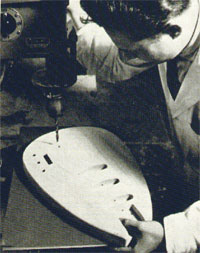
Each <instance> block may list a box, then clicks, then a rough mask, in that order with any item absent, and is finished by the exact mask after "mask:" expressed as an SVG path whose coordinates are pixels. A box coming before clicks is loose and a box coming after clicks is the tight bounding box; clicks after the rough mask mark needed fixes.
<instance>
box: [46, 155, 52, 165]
mask: <svg viewBox="0 0 200 253" xmlns="http://www.w3.org/2000/svg"><path fill="white" fill-rule="evenodd" d="M44 159H45V161H46V162H47V163H48V164H49V165H50V164H52V163H53V162H52V161H51V159H50V157H49V156H48V155H47V154H46V155H44Z"/></svg>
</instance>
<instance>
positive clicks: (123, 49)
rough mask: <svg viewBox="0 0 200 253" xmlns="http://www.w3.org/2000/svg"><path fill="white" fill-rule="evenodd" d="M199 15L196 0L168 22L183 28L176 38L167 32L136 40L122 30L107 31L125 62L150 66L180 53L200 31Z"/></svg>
mask: <svg viewBox="0 0 200 253" xmlns="http://www.w3.org/2000/svg"><path fill="white" fill-rule="evenodd" d="M198 15H199V5H198V1H194V2H192V4H191V6H190V7H189V8H188V9H187V10H186V11H184V12H183V14H181V15H180V16H178V17H174V18H171V19H170V20H169V21H168V24H170V25H171V26H173V25H176V26H178V27H179V28H180V30H181V32H180V34H179V35H178V36H177V37H176V38H172V37H171V36H170V35H169V34H166V33H160V34H158V35H156V36H154V37H149V38H146V39H143V40H141V41H137V42H135V41H134V40H132V39H131V38H130V37H128V35H127V34H124V33H122V32H116V31H115V32H114V31H110V30H106V31H107V33H108V34H109V35H110V37H111V39H112V40H113V42H114V43H115V44H116V46H117V47H118V48H119V56H120V59H121V60H122V61H123V62H125V63H127V64H129V65H139V66H148V65H151V64H158V63H161V62H164V61H167V60H170V59H173V58H174V57H176V56H177V55H178V54H180V52H181V51H182V50H183V49H184V48H185V47H186V46H187V45H188V43H189V42H190V41H191V38H192V37H195V34H197V35H198V34H199V32H200V31H199V27H198V26H197V21H198ZM194 31H195V33H194ZM138 32H139V31H138Z"/></svg>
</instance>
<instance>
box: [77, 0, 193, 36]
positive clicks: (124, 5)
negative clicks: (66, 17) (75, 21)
mask: <svg viewBox="0 0 200 253" xmlns="http://www.w3.org/2000/svg"><path fill="white" fill-rule="evenodd" d="M189 2H190V0H81V5H82V7H83V9H84V10H85V11H86V12H87V13H88V15H89V16H90V17H91V18H92V20H93V21H94V22H96V23H97V24H99V25H100V26H103V27H104V28H105V29H109V30H113V31H120V32H123V33H125V34H127V35H129V37H130V38H131V39H133V40H134V41H138V40H141V39H144V38H147V37H151V36H154V35H156V34H159V33H160V32H162V33H168V34H170V36H171V37H173V38H175V37H177V36H178V34H179V33H180V31H181V30H180V27H179V26H170V25H167V24H166V23H167V21H168V20H169V18H170V17H175V16H178V15H180V14H181V13H182V12H183V11H184V10H185V9H187V8H188V6H189Z"/></svg>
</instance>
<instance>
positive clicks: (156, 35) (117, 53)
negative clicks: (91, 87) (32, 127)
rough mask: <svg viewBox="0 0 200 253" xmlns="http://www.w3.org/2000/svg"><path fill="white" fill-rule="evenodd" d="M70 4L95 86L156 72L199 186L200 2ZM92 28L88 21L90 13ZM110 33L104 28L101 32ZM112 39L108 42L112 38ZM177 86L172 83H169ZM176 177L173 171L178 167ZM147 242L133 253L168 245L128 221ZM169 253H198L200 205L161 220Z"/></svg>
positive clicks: (156, 227) (153, 229)
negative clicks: (94, 75) (151, 71)
mask: <svg viewBox="0 0 200 253" xmlns="http://www.w3.org/2000/svg"><path fill="white" fill-rule="evenodd" d="M81 4H82V7H83V9H84V10H85V11H86V12H85V11H83V10H82V9H81V7H80V5H79V1H74V0H72V1H71V3H70V5H69V6H68V11H69V13H70V15H71V18H72V20H73V24H74V27H75V30H76V32H77V37H78V41H77V57H78V60H79V61H80V63H82V64H83V65H84V66H85V67H86V68H87V69H88V70H89V72H90V73H95V74H96V76H97V81H100V82H101V81H107V82H109V83H117V82H123V81H127V80H129V79H131V78H133V77H134V76H136V75H138V74H140V73H144V74H145V72H146V71H147V70H148V69H150V68H152V67H154V66H156V65H158V69H159V75H160V80H161V84H162V89H163V92H164V97H165V101H166V104H167V111H168V116H169V120H170V129H171V131H172V135H173V136H174V138H176V140H177V145H180V147H181V155H182V160H183V165H182V171H181V172H180V173H181V174H182V175H183V178H184V180H185V182H186V183H187V184H188V185H192V187H193V186H194V185H196V186H197V187H198V177H199V172H198V166H199V125H198V124H199V123H198V122H199V113H198V112H199V104H200V50H199V47H200V3H199V0H179V1H171V0H156V1H134V0H131V1H125V0H104V1H101V0H92V1H87V0H85V1H81ZM86 13H87V14H88V15H89V17H90V19H92V21H93V22H87V21H88V20H87V14H86ZM102 27H103V28H104V29H105V30H104V29H103V28H102ZM108 35H109V36H108ZM171 79H172V80H171ZM174 172H175V173H176V168H174ZM123 224H124V225H125V226H126V228H127V229H128V231H129V233H130V234H134V231H135V230H136V229H138V230H139V231H140V232H141V234H142V236H141V237H140V238H139V239H138V243H137V244H136V246H135V247H134V249H133V252H140V253H141V252H151V251H152V250H154V249H156V247H157V246H158V245H159V244H160V242H161V241H162V238H163V231H162V225H161V224H160V223H158V222H154V221H153V222H133V221H128V220H125V221H123ZM163 227H164V232H165V241H166V250H167V252H175V253H179V252H196V251H197V249H198V246H199V245H200V201H197V202H194V203H193V204H192V205H191V206H190V207H188V209H186V210H185V211H183V210H182V212H181V210H180V212H179V213H176V214H171V215H168V216H167V217H164V224H163Z"/></svg>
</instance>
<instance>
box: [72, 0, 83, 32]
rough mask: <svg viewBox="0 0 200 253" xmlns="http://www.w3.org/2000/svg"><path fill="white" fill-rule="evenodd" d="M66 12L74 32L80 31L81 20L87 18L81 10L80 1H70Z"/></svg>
mask: <svg viewBox="0 0 200 253" xmlns="http://www.w3.org/2000/svg"><path fill="white" fill-rule="evenodd" d="M67 11H68V14H69V15H70V18H71V20H72V22H73V26H74V28H75V30H76V31H78V30H80V29H81V28H82V27H83V26H84V24H83V23H82V22H81V18H83V17H85V18H87V17H88V15H87V13H86V12H85V11H84V10H83V9H82V8H81V4H80V0H70V1H69V5H68V6H67Z"/></svg>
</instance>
